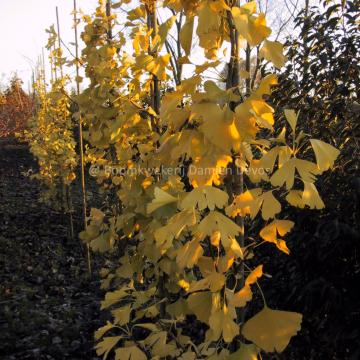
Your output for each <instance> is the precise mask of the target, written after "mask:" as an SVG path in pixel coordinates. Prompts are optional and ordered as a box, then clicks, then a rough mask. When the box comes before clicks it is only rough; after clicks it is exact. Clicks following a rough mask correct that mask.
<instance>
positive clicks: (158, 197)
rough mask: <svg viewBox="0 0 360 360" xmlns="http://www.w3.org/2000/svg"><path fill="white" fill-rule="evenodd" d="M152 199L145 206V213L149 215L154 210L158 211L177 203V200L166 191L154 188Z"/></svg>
mask: <svg viewBox="0 0 360 360" xmlns="http://www.w3.org/2000/svg"><path fill="white" fill-rule="evenodd" d="M154 196H155V197H154V199H153V201H152V202H151V203H150V204H148V205H147V213H148V214H151V213H152V212H154V211H155V210H157V209H159V208H160V207H162V206H165V205H168V204H171V203H174V202H177V200H178V199H177V198H176V197H174V196H172V195H170V194H168V193H167V192H166V191H164V190H162V189H160V188H158V187H156V188H155V190H154Z"/></svg>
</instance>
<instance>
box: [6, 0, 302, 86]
mask: <svg viewBox="0 0 360 360" xmlns="http://www.w3.org/2000/svg"><path fill="white" fill-rule="evenodd" d="M284 1H289V0H258V2H259V3H260V4H261V3H264V4H269V6H268V8H269V14H268V17H269V18H270V21H269V23H270V24H271V26H272V28H274V25H276V21H277V20H279V19H280V20H282V19H285V20H286V19H287V18H288V17H289V15H288V14H287V9H286V7H285V5H286V4H285V3H284ZM296 1H297V3H301V2H303V0H296ZM97 3H98V1H97V0H77V6H78V8H80V9H82V10H83V11H84V12H85V13H86V14H90V13H92V12H93V11H94V9H95V8H96V6H97ZM133 3H134V4H135V3H137V1H136V0H134V1H133ZM133 3H131V4H132V5H133ZM284 4H285V5H284ZM56 6H58V9H59V17H60V27H61V28H60V34H61V38H62V40H63V42H65V43H66V44H68V46H69V48H72V49H71V50H73V46H72V45H70V44H69V43H71V42H74V30H73V28H72V25H73V15H72V14H71V12H72V11H73V0H0V34H1V42H0V54H1V55H0V88H1V86H4V85H6V84H7V83H8V80H9V78H11V76H12V75H13V74H14V73H15V72H16V73H17V75H18V76H19V77H20V78H21V79H22V80H23V82H24V89H25V90H28V86H29V82H30V80H31V76H32V69H33V68H34V67H35V64H36V61H37V59H38V57H39V55H40V56H41V53H42V49H43V48H44V46H45V44H46V43H47V34H46V32H45V29H46V28H48V27H50V25H52V24H56V12H55V8H56ZM262 7H263V8H265V5H263V6H262ZM271 19H272V20H271ZM273 21H274V24H273V23H272V22H273ZM275 27H276V26H275ZM290 28H291V27H290ZM80 32H81V29H79V34H80ZM284 34H286V32H285V33H284ZM80 44H81V41H80ZM63 50H64V55H65V56H69V57H70V58H71V56H70V55H69V53H68V52H67V50H66V49H63ZM45 54H46V52H45ZM45 56H47V55H45ZM46 62H47V61H46ZM47 70H48V73H47V77H48V78H49V76H50V74H49V69H47ZM70 71H73V72H74V71H75V70H74V69H72V70H70ZM70 74H71V75H73V74H72V73H71V72H70Z"/></svg>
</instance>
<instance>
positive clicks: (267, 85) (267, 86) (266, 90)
mask: <svg viewBox="0 0 360 360" xmlns="http://www.w3.org/2000/svg"><path fill="white" fill-rule="evenodd" d="M277 84H278V79H277V76H276V75H275V74H269V75H266V76H265V77H264V78H262V79H261V81H260V84H259V87H258V88H257V89H256V91H255V95H256V96H259V97H262V96H263V95H270V94H271V87H272V86H275V85H277Z"/></svg>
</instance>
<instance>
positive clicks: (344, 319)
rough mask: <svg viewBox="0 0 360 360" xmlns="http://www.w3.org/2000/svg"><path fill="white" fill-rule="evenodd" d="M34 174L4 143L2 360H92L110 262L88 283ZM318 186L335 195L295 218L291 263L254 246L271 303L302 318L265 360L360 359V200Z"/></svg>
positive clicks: (63, 223) (0, 192)
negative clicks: (285, 343)
mask: <svg viewBox="0 0 360 360" xmlns="http://www.w3.org/2000/svg"><path fill="white" fill-rule="evenodd" d="M30 169H34V170H36V162H35V161H34V159H33V158H32V156H31V155H30V153H29V151H28V149H27V146H26V145H19V144H17V143H16V142H14V141H3V140H1V139H0V359H4V360H13V359H90V360H91V359H98V358H97V357H96V354H95V352H94V349H93V348H94V342H93V333H94V331H95V330H96V329H97V328H99V327H100V326H102V325H103V324H104V323H105V322H106V321H105V319H104V318H105V317H106V314H103V313H100V310H99V308H100V307H99V303H100V301H101V299H102V297H103V293H102V292H101V290H100V284H99V281H98V279H99V276H98V274H97V271H98V269H100V267H101V265H102V264H103V263H104V261H106V258H105V257H104V256H102V257H100V256H94V257H93V269H94V272H93V273H94V275H93V277H92V279H89V277H88V275H87V264H86V260H85V253H84V250H83V247H82V245H81V244H80V241H79V240H78V239H77V236H75V237H76V238H75V239H74V240H72V241H68V240H67V238H68V222H67V219H66V218H64V217H63V216H62V215H61V214H60V213H59V212H56V211H55V210H54V209H52V208H51V207H50V206H48V205H46V204H44V203H41V202H40V201H39V196H40V184H39V183H37V182H36V181H34V180H31V179H30V178H29V177H28V176H26V173H27V172H28V171H29V170H30ZM336 176H337V177H338V178H340V180H341V179H342V178H344V175H343V174H338V175H336ZM330 179H335V180H336V179H337V178H336V177H335V175H332V178H330ZM359 179H360V178H359ZM92 182H93V183H92ZM359 184H360V180H359ZM324 186H325V187H324V189H323V193H324V194H331V193H334V191H335V190H334V189H340V190H339V191H340V192H341V194H340V195H339V194H335V195H336V197H335V198H334V199H335V200H332V198H331V197H330V196H327V198H326V202H327V209H326V210H325V211H323V212H315V211H310V210H308V211H304V210H302V211H301V212H300V211H299V212H297V211H296V212H294V213H292V214H291V218H293V219H296V224H297V228H296V229H295V230H294V232H293V234H292V235H291V236H289V238H288V246H289V248H290V249H291V253H292V255H291V256H290V257H289V256H286V255H284V254H279V253H278V251H276V249H274V248H271V247H270V248H265V247H264V248H263V249H262V250H261V249H259V253H258V256H259V257H260V258H261V259H260V260H261V261H262V262H263V263H264V264H266V267H265V270H266V272H267V273H269V274H271V275H272V279H271V281H270V280H269V281H263V283H262V285H263V286H264V290H265V293H266V295H267V297H268V299H269V305H270V306H272V307H273V308H277V307H279V308H281V309H283V310H289V311H298V312H301V313H303V315H304V319H303V324H302V330H301V332H300V333H299V334H298V336H296V337H295V338H294V339H293V340H292V341H291V343H290V345H289V347H288V348H287V349H286V351H285V352H284V353H283V354H281V355H276V356H275V357H273V356H270V355H266V357H263V359H264V360H273V359H277V360H279V359H281V360H315V359H316V360H358V359H360V342H359V339H360V332H359V329H360V327H359V323H360V309H359V289H358V286H359V275H360V265H359V264H360V263H359V257H358V256H359V255H358V254H359V252H360V248H359V245H360V236H359V231H358V225H359V223H358V220H357V219H360V195H359V196H358V197H357V195H356V193H355V190H356V189H354V188H351V187H349V189H348V191H345V190H344V189H343V188H341V186H340V187H339V186H338V187H334V185H333V184H332V183H329V184H328V185H326V184H325V185H324ZM88 188H89V189H90V191H89V193H92V199H91V201H90V205H93V206H94V205H95V206H96V205H98V204H97V203H96V202H97V201H101V199H100V200H99V199H98V198H99V196H98V195H97V193H96V191H97V187H96V184H95V181H94V179H91V178H89V179H88ZM79 189H80V186H79V184H78V183H76V184H75V185H74V188H73V195H74V197H73V200H74V207H75V211H74V224H75V234H78V233H79V231H81V230H82V223H81V216H80V215H79V214H81V205H80V203H81V197H80V191H79ZM359 189H360V188H359ZM359 194H360V191H359ZM95 200H96V201H95ZM95 203H96V204H95ZM187 327H189V329H188V330H189V334H190V333H191V334H192V336H194V338H196V337H199V336H200V335H201V334H200V330H201V327H200V328H198V327H196V326H195V325H194V324H193V323H191V322H189V323H188V324H187Z"/></svg>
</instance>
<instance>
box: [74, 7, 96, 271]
mask: <svg viewBox="0 0 360 360" xmlns="http://www.w3.org/2000/svg"><path fill="white" fill-rule="evenodd" d="M76 14H77V5H76V0H74V32H75V57H76V59H75V64H76V65H75V66H76V94H77V95H79V94H80V82H79V43H78V31H77V16H76ZM78 126H79V148H80V173H81V174H80V176H81V197H82V210H83V212H82V217H83V226H84V229H86V228H87V221H86V216H87V201H86V184H85V164H84V138H83V127H82V118H81V115H80V116H79V124H78ZM86 253H87V266H88V272H89V276H91V274H92V269H91V254H90V246H89V244H87V245H86Z"/></svg>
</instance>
